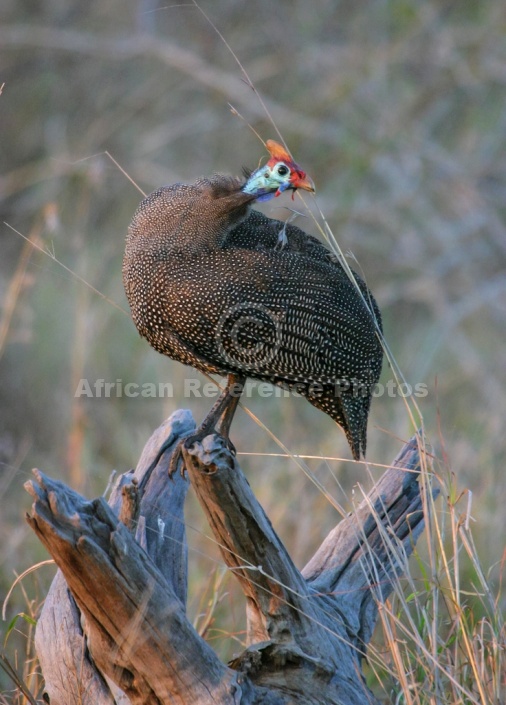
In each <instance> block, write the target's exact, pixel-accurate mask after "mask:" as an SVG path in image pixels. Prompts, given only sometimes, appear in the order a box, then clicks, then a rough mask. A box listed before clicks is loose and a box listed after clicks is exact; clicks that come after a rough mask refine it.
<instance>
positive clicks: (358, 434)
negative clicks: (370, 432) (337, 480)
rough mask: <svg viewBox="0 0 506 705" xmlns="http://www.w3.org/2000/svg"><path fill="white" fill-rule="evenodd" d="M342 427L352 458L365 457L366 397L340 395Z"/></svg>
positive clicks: (367, 402)
mask: <svg viewBox="0 0 506 705" xmlns="http://www.w3.org/2000/svg"><path fill="white" fill-rule="evenodd" d="M341 411H342V417H343V423H342V424H341V425H342V428H343V431H344V432H345V434H346V438H347V440H348V443H349V445H350V448H351V452H352V455H353V458H354V460H360V458H361V457H365V451H366V444H367V414H368V411H369V401H368V399H366V398H364V397H360V396H344V395H343V396H342V398H341Z"/></svg>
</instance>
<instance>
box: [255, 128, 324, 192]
mask: <svg viewBox="0 0 506 705" xmlns="http://www.w3.org/2000/svg"><path fill="white" fill-rule="evenodd" d="M266 147H267V149H268V151H269V154H270V155H271V157H270V159H269V161H268V162H267V163H266V164H264V166H262V167H260V168H259V169H257V170H256V171H254V172H253V173H252V174H250V175H249V177H248V180H247V181H246V183H245V184H244V186H243V187H242V191H243V192H244V193H249V194H251V195H253V196H256V200H257V201H268V200H270V199H271V198H274V197H276V196H279V195H280V194H281V193H283V191H290V190H291V191H293V192H294V193H295V191H296V190H297V189H298V188H301V189H303V190H304V191H311V192H312V193H314V191H315V187H314V184H313V181H312V179H310V178H309V177H308V176H306V172H305V171H302V169H301V168H300V166H299V165H298V164H296V163H295V162H294V161H293V159H292V157H291V155H290V154H289V153H288V152H287V151H286V149H285V148H284V147H283V145H281V144H278V143H277V142H275V141H274V140H267V143H266ZM292 198H293V194H292Z"/></svg>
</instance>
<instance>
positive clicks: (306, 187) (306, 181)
mask: <svg viewBox="0 0 506 705" xmlns="http://www.w3.org/2000/svg"><path fill="white" fill-rule="evenodd" d="M290 184H291V186H290V188H293V189H298V188H301V189H302V190H303V191H309V192H310V193H315V191H316V189H315V186H314V183H313V179H311V178H310V177H309V176H306V174H304V172H302V174H297V173H295V174H294V175H293V176H292V178H291V179H290Z"/></svg>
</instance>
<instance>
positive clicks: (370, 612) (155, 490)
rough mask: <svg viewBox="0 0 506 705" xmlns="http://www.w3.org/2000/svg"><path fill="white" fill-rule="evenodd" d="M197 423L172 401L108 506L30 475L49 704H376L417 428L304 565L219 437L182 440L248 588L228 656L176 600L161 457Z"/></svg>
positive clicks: (413, 515) (176, 511) (175, 516)
mask: <svg viewBox="0 0 506 705" xmlns="http://www.w3.org/2000/svg"><path fill="white" fill-rule="evenodd" d="M193 427H194V424H193V420H192V419H191V416H190V415H189V412H183V411H179V412H175V414H173V415H172V416H171V417H170V419H168V420H167V421H166V422H165V423H164V424H162V426H161V427H160V429H158V430H157V431H156V432H155V433H154V434H153V436H152V438H151V439H150V441H149V442H148V444H147V446H146V448H145V449H144V452H143V455H142V456H141V460H140V461H139V464H138V466H137V469H136V471H135V473H134V472H133V471H130V472H129V473H126V474H125V475H124V476H122V477H121V478H120V479H119V481H118V482H117V484H116V486H115V488H114V491H113V493H112V495H111V499H110V503H109V505H110V506H109V505H107V504H106V503H105V501H104V500H103V499H98V500H93V501H91V502H90V501H87V500H85V499H84V498H82V497H80V496H79V495H78V494H77V493H75V492H73V491H72V490H71V489H69V488H67V487H65V486H64V485H63V484H62V483H60V482H57V481H54V480H51V479H49V478H47V477H46V476H45V475H43V474H42V473H40V472H39V471H34V472H35V480H34V481H32V482H30V483H27V489H28V491H29V492H30V493H31V494H32V496H33V497H34V500H35V501H34V504H33V508H32V513H31V515H30V516H29V517H28V522H29V524H30V526H31V527H32V528H33V529H34V531H35V532H36V533H37V535H38V536H39V538H40V540H41V541H42V542H43V543H44V545H45V546H46V547H47V549H48V550H49V552H50V553H51V554H52V556H53V557H54V559H55V561H56V563H57V564H58V566H59V568H60V569H61V573H60V574H59V575H58V576H57V577H56V579H55V582H54V584H53V586H52V588H51V592H50V594H49V596H48V598H47V600H46V604H45V607H44V610H43V613H42V615H41V618H40V620H39V624H38V627H37V636H36V646H37V651H38V654H39V656H40V660H41V665H42V670H43V673H44V676H45V679H46V690H47V692H48V694H49V696H50V698H51V703H53V704H54V703H56V705H59V704H60V703H62V705H63V703H65V705H74V703H76V705H77V703H88V702H89V703H97V704H98V705H102V703H104V705H105V704H107V705H112V703H116V704H117V705H120V704H121V705H126V703H128V702H130V703H132V704H135V705H137V704H140V703H149V704H151V703H181V704H183V703H184V704H185V705H190V704H192V705H193V703H198V704H199V705H208V704H209V705H211V703H212V704H213V705H217V704H220V705H221V704H223V705H225V704H228V703H234V704H236V705H237V704H239V703H240V704H241V705H248V704H250V703H262V704H263V705H282V704H286V705H287V704H288V703H293V704H298V703H300V704H301V705H302V704H303V703H304V705H324V704H325V705H334V704H335V705H338V704H339V705H362V704H363V703H376V702H377V701H376V700H375V698H374V697H373V695H372V694H371V692H370V691H369V690H368V689H367V687H366V686H365V684H364V681H363V678H362V676H361V668H360V666H361V659H362V656H363V654H364V653H365V650H366V648H367V642H368V640H369V638H370V636H371V634H372V630H373V628H374V625H375V622H376V619H377V605H378V604H379V603H381V602H382V601H383V600H385V599H386V597H387V596H388V594H389V593H390V592H391V590H392V581H393V579H394V578H396V576H398V575H400V574H402V572H403V571H405V570H406V567H407V566H406V560H407V557H408V556H409V554H410V553H411V552H412V550H413V547H414V545H415V542H416V539H417V538H418V536H419V535H420V532H421V531H422V530H423V526H424V519H425V514H424V511H423V503H424V502H423V497H422V494H421V492H420V483H419V475H420V472H419V470H420V449H419V443H418V442H417V439H416V437H415V438H414V439H412V441H411V442H410V443H408V444H407V445H406V446H405V447H404V448H403V450H402V451H401V453H400V454H399V456H398V457H397V458H396V460H395V461H394V464H393V466H392V467H391V468H390V469H389V470H387V471H386V473H385V474H384V475H383V477H382V478H381V479H380V480H379V482H378V483H377V484H376V486H375V487H374V488H373V490H372V491H371V492H370V493H369V494H368V495H365V494H364V498H363V500H362V502H361V503H360V504H359V505H358V506H357V507H356V509H355V511H354V512H353V513H351V514H350V515H349V516H348V517H347V518H346V519H345V520H343V521H342V522H340V524H338V526H337V527H335V528H334V529H333V530H332V531H331V532H330V533H329V535H328V536H327V538H326V539H325V540H324V541H323V543H322V545H321V546H320V547H319V548H318V550H317V551H316V553H315V555H314V556H313V558H312V559H311V560H310V561H309V563H308V564H307V565H306V567H305V568H304V569H303V570H302V571H299V570H298V569H297V568H296V567H295V565H294V564H293V562H292V560H291V559H290V556H289V555H288V553H287V551H286V549H285V547H284V546H283V544H282V542H281V541H280V539H279V537H278V536H277V535H276V533H275V532H274V530H273V528H272V525H271V523H270V521H269V519H268V517H267V516H266V515H265V513H264V511H263V509H262V507H261V506H260V505H259V504H258V502H257V500H256V498H255V497H254V495H253V492H252V491H251V488H250V486H249V484H248V482H247V480H246V478H245V477H244V475H243V473H242V471H241V469H240V467H239V465H238V463H237V461H236V459H235V458H234V457H233V456H232V455H231V453H230V451H229V450H228V448H227V446H226V444H225V443H224V441H223V439H222V438H221V436H219V435H217V434H212V435H209V436H207V437H206V438H204V439H203V440H202V442H198V443H195V444H194V445H192V446H191V447H190V448H187V449H184V450H183V459H184V462H185V467H186V471H187V475H188V478H189V479H190V481H191V484H192V486H193V489H194V491H195V492H196V495H197V497H198V499H199V501H200V503H201V505H202V507H203V510H204V512H205V514H206V516H207V518H208V521H209V524H210V526H211V529H212V531H213V533H214V536H215V538H216V541H217V543H218V545H220V546H221V551H222V555H223V559H224V561H225V562H226V564H227V565H228V566H229V568H230V569H231V570H232V571H233V573H234V575H235V576H236V577H237V579H238V580H239V582H240V585H241V588H242V590H243V592H244V594H245V595H246V598H247V617H248V644H249V646H248V648H247V649H246V650H245V651H244V652H243V653H242V654H241V655H240V656H239V657H237V658H236V659H235V660H234V661H233V662H232V663H230V664H229V665H228V666H227V665H225V664H223V663H222V662H221V661H220V660H219V659H218V657H217V656H216V654H215V653H214V651H213V650H212V649H211V648H210V646H209V645H208V644H206V643H205V642H204V641H203V640H202V639H201V638H200V637H199V635H198V634H197V633H196V632H195V630H194V629H193V627H192V626H191V624H190V623H189V621H188V619H187V617H186V613H185V605H186V598H187V582H186V581H187V564H186V563H187V555H186V554H187V548H186V539H185V534H184V517H183V510H184V501H185V496H186V492H187V489H188V485H189V483H188V481H187V480H186V479H185V478H183V477H181V476H180V475H177V476H175V477H174V481H170V480H169V479H168V478H167V467H168V464H169V461H170V454H171V451H172V450H173V448H174V444H175V442H176V441H177V440H178V439H179V438H181V437H183V436H184V435H186V434H188V432H189V431H191V430H192V429H193ZM133 477H135V479H136V485H133V484H132V479H133ZM125 488H127V489H125ZM433 494H435V492H433ZM136 497H137V498H136ZM138 500H140V501H139V502H138ZM137 502H138V507H137ZM118 516H122V517H123V519H124V520H125V523H126V525H125V524H124V523H122V522H121V521H120V520H119V519H118ZM133 524H136V527H137V528H136V534H135V537H134V535H133V533H132V526H133ZM128 526H130V529H129V528H128ZM67 586H68V587H67ZM69 590H70V592H69ZM70 593H72V596H73V597H71V596H70ZM74 600H75V602H74ZM112 683H114V684H115V686H116V687H115V686H114V685H112ZM117 687H119V688H120V689H121V691H122V692H123V694H121V692H120V691H118V689H117Z"/></svg>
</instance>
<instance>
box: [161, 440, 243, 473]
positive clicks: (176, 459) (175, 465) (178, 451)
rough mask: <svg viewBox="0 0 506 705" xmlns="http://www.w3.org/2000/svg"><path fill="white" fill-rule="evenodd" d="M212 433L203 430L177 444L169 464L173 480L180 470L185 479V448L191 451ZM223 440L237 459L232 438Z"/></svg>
mask: <svg viewBox="0 0 506 705" xmlns="http://www.w3.org/2000/svg"><path fill="white" fill-rule="evenodd" d="M214 432H215V431H214ZM212 433H213V430H209V429H207V428H206V429H202V430H201V431H197V432H196V433H190V434H188V435H187V436H185V437H184V438H181V440H179V441H178V442H177V443H176V445H175V447H174V450H173V451H172V455H171V458H170V462H169V472H168V475H169V477H170V478H171V479H172V477H173V476H174V475H175V473H176V472H177V471H178V470H179V472H180V473H181V477H185V474H186V469H185V465H184V461H183V448H185V449H186V450H189V449H190V448H191V446H192V445H193V444H194V443H200V442H201V441H202V440H203V439H204V438H205V437H206V436H209V435H211V434H212ZM222 439H223V441H224V444H225V447H226V448H227V449H228V450H229V451H230V453H231V454H232V455H233V456H234V457H235V456H236V455H237V451H236V448H235V446H234V444H233V443H232V441H231V440H230V438H227V437H226V436H222Z"/></svg>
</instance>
